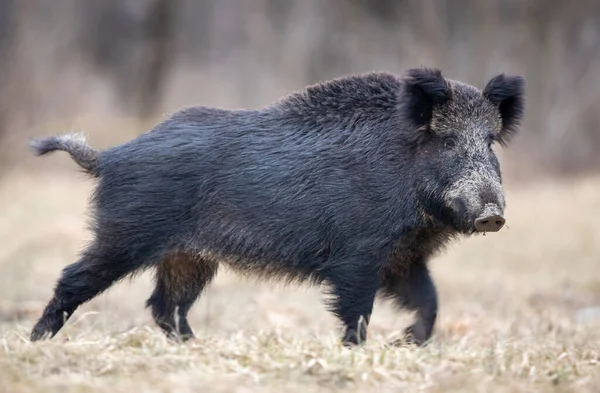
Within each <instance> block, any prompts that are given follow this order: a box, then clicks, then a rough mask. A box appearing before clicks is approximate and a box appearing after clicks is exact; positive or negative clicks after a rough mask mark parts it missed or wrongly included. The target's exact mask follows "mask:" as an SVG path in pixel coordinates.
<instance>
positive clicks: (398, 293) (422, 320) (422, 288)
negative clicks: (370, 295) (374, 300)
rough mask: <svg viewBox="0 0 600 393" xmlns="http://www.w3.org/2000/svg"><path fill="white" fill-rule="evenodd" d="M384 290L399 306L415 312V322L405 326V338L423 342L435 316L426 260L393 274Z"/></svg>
mask: <svg viewBox="0 0 600 393" xmlns="http://www.w3.org/2000/svg"><path fill="white" fill-rule="evenodd" d="M383 293H384V294H385V295H386V296H388V297H390V298H392V299H394V300H395V301H396V304H397V305H398V306H400V307H403V308H406V309H409V310H414V311H416V320H415V322H414V324H412V325H411V326H409V327H408V328H407V329H406V337H405V339H406V341H408V342H409V343H414V344H416V345H419V346H421V345H423V344H424V343H425V342H426V341H427V340H429V338H430V337H431V334H432V332H433V326H434V324H435V320H436V317H437V309H438V303H437V292H436V289H435V284H434V283H433V280H432V279H431V276H430V274H429V269H428V268H427V265H426V264H425V262H418V263H414V264H412V265H411V266H410V271H409V272H408V274H407V275H402V276H400V275H392V276H391V277H389V278H388V279H387V280H386V281H385V283H384V287H383Z"/></svg>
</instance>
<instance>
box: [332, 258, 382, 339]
mask: <svg viewBox="0 0 600 393" xmlns="http://www.w3.org/2000/svg"><path fill="white" fill-rule="evenodd" d="M322 274H323V276H324V278H325V279H326V281H328V282H329V284H330V285H331V292H330V293H331V295H332V296H333V298H332V301H331V302H330V304H329V306H330V310H331V311H332V312H333V313H334V314H335V315H336V316H337V317H338V318H339V319H340V320H341V321H342V323H343V325H344V329H345V332H344V336H343V338H342V344H343V345H344V346H345V347H353V346H355V345H359V344H364V342H365V341H366V340H367V325H368V324H369V319H370V318H371V313H372V311H373V303H374V301H375V297H376V295H377V289H378V288H379V286H380V285H381V280H380V277H379V272H378V265H377V264H376V263H373V261H372V260H370V259H368V258H346V259H343V260H340V261H338V262H333V261H332V262H331V263H330V264H329V265H328V266H327V268H326V269H324V270H323V271H322Z"/></svg>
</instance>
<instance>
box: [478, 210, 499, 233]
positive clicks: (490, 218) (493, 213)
mask: <svg viewBox="0 0 600 393" xmlns="http://www.w3.org/2000/svg"><path fill="white" fill-rule="evenodd" d="M505 222H506V220H505V219H504V217H502V212H501V211H500V209H499V208H498V206H497V205H486V207H485V208H484V209H483V212H482V213H481V214H480V215H479V217H477V218H476V219H475V230H476V231H477V232H498V231H499V230H500V229H502V227H503V226H504V223H505Z"/></svg>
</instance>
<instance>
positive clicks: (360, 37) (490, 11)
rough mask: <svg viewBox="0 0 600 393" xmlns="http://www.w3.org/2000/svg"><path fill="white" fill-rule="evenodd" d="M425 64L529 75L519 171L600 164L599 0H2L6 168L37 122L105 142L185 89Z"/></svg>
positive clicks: (243, 89)
mask: <svg viewBox="0 0 600 393" xmlns="http://www.w3.org/2000/svg"><path fill="white" fill-rule="evenodd" d="M420 65H426V66H430V67H440V68H441V69H442V70H443V72H444V74H445V75H446V76H447V77H450V78H454V79H459V80H463V81H465V82H467V83H470V84H474V85H476V86H478V87H480V88H482V87H483V86H484V84H485V83H486V82H487V81H488V80H489V78H491V77H492V76H494V75H495V74H497V73H500V72H506V73H514V74H521V75H523V76H525V78H526V82H527V98H528V101H527V112H526V119H525V125H524V128H523V132H522V135H521V136H520V137H519V139H518V140H516V141H515V144H514V145H513V146H511V149H509V150H508V151H507V152H505V153H501V154H502V155H503V156H506V157H509V159H506V160H504V162H503V165H504V167H505V171H508V172H509V175H510V176H511V177H512V178H517V177H518V178H521V179H529V178H530V177H531V175H534V174H535V175H540V174H570V175H572V174H575V173H580V172H582V171H588V170H593V169H595V168H600V155H599V154H597V151H598V149H599V148H600V132H598V127H599V124H600V2H599V1H597V0H578V1H577V2H570V1H569V2H568V1H550V0H486V1H481V0H479V1H476V0H369V1H367V0H301V1H300V0H297V1H285V0H102V1H83V0H0V86H1V87H0V151H1V152H0V175H1V173H2V171H6V170H10V169H13V168H15V167H22V166H23V165H26V164H27V162H28V161H30V160H32V158H31V157H30V155H29V154H28V152H27V146H26V143H27V139H28V138H29V137H31V136H33V135H48V134H53V133H58V132H65V131H70V130H82V131H84V132H86V133H88V135H89V137H90V140H91V142H92V144H94V145H95V146H96V147H100V148H102V147H106V146H108V145H110V144H115V143H120V142H122V141H125V140H127V139H129V138H131V137H133V136H135V134H139V133H141V132H144V131H146V130H147V129H149V128H150V127H151V126H152V124H153V122H155V121H158V120H160V118H162V117H163V116H165V115H166V114H168V113H170V112H172V111H174V110H176V109H178V108H179V107H180V106H182V105H186V106H187V105H197V104H201V105H208V106H221V107H225V108H239V107H246V108H250V107H258V106H261V105H264V104H267V103H269V102H271V101H273V100H275V99H277V98H279V97H280V96H281V95H284V94H288V93H289V92H291V91H292V90H296V89H300V88H302V87H303V86H305V85H306V84H310V83H315V82H318V81H321V80H324V79H328V78H332V77H336V76H340V75H342V74H346V73H354V72H365V71H371V70H387V71H392V72H397V73H400V72H402V71H403V70H405V69H406V68H409V67H414V66H420ZM61 160H62V159H61ZM52 161H54V160H52ZM67 161H68V159H65V160H64V161H61V162H67ZM46 162H47V163H48V165H53V164H52V163H51V162H50V160H48V161H46ZM34 165H35V166H33V168H38V169H39V167H40V165H39V161H37V162H34ZM44 166H46V164H44ZM517 175H519V176H517Z"/></svg>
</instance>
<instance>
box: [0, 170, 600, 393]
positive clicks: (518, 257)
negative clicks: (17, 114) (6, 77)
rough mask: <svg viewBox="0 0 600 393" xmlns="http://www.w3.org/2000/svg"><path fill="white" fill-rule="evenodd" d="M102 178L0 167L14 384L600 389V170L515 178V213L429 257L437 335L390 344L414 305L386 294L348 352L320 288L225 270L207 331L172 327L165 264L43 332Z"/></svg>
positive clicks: (8, 357) (81, 242) (9, 382)
mask: <svg viewBox="0 0 600 393" xmlns="http://www.w3.org/2000/svg"><path fill="white" fill-rule="evenodd" d="M92 186H93V183H92V181H91V180H87V179H86V178H85V177H84V175H83V174H81V173H78V172H74V171H67V172H64V171H59V172H56V173H54V172H52V171H41V172H39V173H37V174H35V173H32V172H31V171H27V172H21V171H15V172H13V173H9V174H8V175H5V176H4V177H3V178H0V239H2V240H1V244H2V248H1V249H0V391H2V392H4V391H6V392H11V393H12V392H14V393H19V392H37V391H44V392H54V391H60V392H62V393H67V392H92V391H110V392H128V393H130V392H133V391H135V392H138V391H143V392H170V391H173V392H184V393H185V392H198V391H207V392H251V391H257V392H258V391H260V392H266V393H269V392H281V391H285V392H331V391H337V390H343V391H365V390H372V391H377V392H398V391H424V392H454V391H461V392H463V391H468V392H484V391H485V392H490V391H493V392H525V391H528V392H529V391H537V392H549V391H550V392H553V391H556V392H575V391H576V392H595V391H597V389H599V387H600V329H599V327H600V274H599V273H598V272H600V259H599V256H600V231H599V230H598V217H600V179H582V180H572V181H570V182H569V183H568V184H567V183H565V182H555V181H549V182H545V183H541V184H529V185H514V186H508V185H507V199H508V208H507V211H506V217H507V227H505V228H504V229H503V230H502V231H500V232H499V233H495V234H488V235H487V236H479V237H476V238H471V239H465V240H461V241H459V242H457V243H455V244H453V245H452V246H451V247H450V248H449V249H447V251H446V252H444V253H443V254H441V255H439V256H438V257H436V258H435V259H434V260H433V261H432V262H431V269H432V274H433V276H434V278H435V280H436V282H437V284H438V291H439V296H440V314H439V319H438V323H437V325H436V331H435V335H434V338H433V340H432V342H431V343H430V344H429V345H428V346H426V347H424V348H415V347H408V346H404V347H390V346H388V345H387V343H388V342H389V341H391V340H393V339H394V338H396V337H398V335H399V334H400V332H401V331H402V329H403V328H404V326H405V325H406V324H407V323H409V321H410V319H411V315H410V314H408V313H406V312H397V311H395V310H394V309H393V308H392V307H391V305H389V304H387V303H382V302H378V303H377V304H376V311H375V314H374V316H373V320H372V323H371V326H370V330H369V342H368V344H367V345H366V346H364V347H361V348H358V349H354V350H348V349H345V348H343V347H342V346H341V345H340V344H339V342H338V340H337V337H338V335H339V333H340V330H339V326H338V325H337V321H336V320H335V319H334V318H333V317H332V316H331V315H330V314H328V313H327V312H326V311H325V309H324V307H323V306H322V304H321V299H322V298H321V295H320V293H319V291H318V289H317V288H307V287H294V286H291V287H285V286H281V285H279V286H273V285H272V284H268V283H261V282H256V281H250V280H248V279H242V278H239V277H237V276H235V275H233V274H230V273H228V272H226V271H222V272H221V273H220V274H219V276H218V278H217V279H216V280H215V282H214V283H213V284H212V286H211V287H210V288H209V290H208V291H207V292H206V294H205V296H204V297H203V298H202V299H201V300H200V301H199V302H198V303H197V304H196V306H195V307H194V308H193V310H192V312H191V316H190V322H191V325H192V327H193V328H194V329H195V332H196V335H197V339H196V340H195V341H194V342H191V343H187V344H175V343H171V342H169V341H167V340H166V339H165V338H164V337H163V335H162V333H160V332H159V331H158V329H157V328H156V327H155V326H154V324H153V323H152V321H151V318H150V314H149V312H148V310H146V309H145V308H144V301H145V300H146V298H147V297H148V296H149V294H150V292H151V275H150V274H149V273H145V274H144V275H142V276H140V277H137V278H136V279H135V280H134V281H131V282H129V281H125V282H122V283H120V284H118V285H117V286H115V287H113V288H112V289H111V290H110V291H109V292H107V293H105V294H103V295H102V296H100V297H98V298H96V299H94V300H93V301H91V302H90V303H88V304H86V305H85V306H83V307H82V308H80V309H79V310H78V311H77V312H76V314H75V315H74V316H73V318H72V319H71V320H70V321H69V322H68V324H67V325H66V326H65V328H64V329H63V330H62V331H61V332H60V333H59V335H57V336H56V338H55V339H54V340H52V341H48V342H37V343H34V344H32V343H30V342H29V341H28V337H29V332H30V329H31V327H32V326H33V324H34V323H35V320H36V318H38V317H39V315H40V313H41V311H42V308H43V307H44V305H45V303H46V301H47V300H48V299H49V298H50V296H51V292H52V286H53V285H54V282H55V280H56V279H57V277H58V276H59V274H60V270H61V269H62V268H63V267H64V266H65V265H66V264H68V263H71V262H73V261H74V260H75V258H76V256H77V253H78V252H79V251H80V250H81V249H82V248H83V247H84V246H85V242H86V241H87V240H89V236H90V234H89V232H88V231H87V230H86V215H85V209H86V204H87V201H88V197H89V192H90V190H91V188H92Z"/></svg>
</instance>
